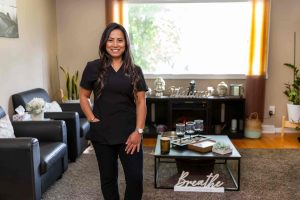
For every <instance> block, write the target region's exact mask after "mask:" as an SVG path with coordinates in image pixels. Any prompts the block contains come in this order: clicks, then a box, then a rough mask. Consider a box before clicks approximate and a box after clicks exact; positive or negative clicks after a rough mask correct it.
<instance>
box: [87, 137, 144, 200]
mask: <svg viewBox="0 0 300 200" xmlns="http://www.w3.org/2000/svg"><path fill="white" fill-rule="evenodd" d="M92 143H93V146H94V149H95V152H96V156H97V160H98V166H99V172H100V181H101V189H102V194H103V196H104V199H105V200H119V199H120V197H119V190H118V157H119V158H120V161H121V163H122V166H123V169H124V173H125V180H126V189H125V197H124V199H125V200H141V199H142V194H143V150H142V148H141V149H140V152H135V153H134V154H132V155H131V154H126V152H125V147H126V145H125V144H118V145H104V144H99V143H97V142H92Z"/></svg>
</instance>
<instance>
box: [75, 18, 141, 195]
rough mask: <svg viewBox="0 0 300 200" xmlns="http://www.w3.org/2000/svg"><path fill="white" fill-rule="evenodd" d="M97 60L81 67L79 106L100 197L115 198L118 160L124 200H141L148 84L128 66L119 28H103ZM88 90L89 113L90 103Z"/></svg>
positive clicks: (123, 36)
mask: <svg viewBox="0 0 300 200" xmlns="http://www.w3.org/2000/svg"><path fill="white" fill-rule="evenodd" d="M99 56H100V59H97V60H94V61H92V62H88V63H87V66H86V68H85V69H84V72H83V75H82V79H81V82H80V86H81V88H80V105H81V108H82V110H83V112H84V113H85V115H86V117H87V119H88V120H89V121H90V125H91V131H90V136H89V137H90V138H89V139H90V140H91V141H92V144H93V147H94V149H95V152H96V156H97V160H98V166H99V171H100V180H101V189H102V193H103V196H104V198H105V199H119V192H118V157H119V158H120V161H121V163H122V166H123V169H124V173H125V179H126V190H125V199H128V200H135V199H141V198H142V193H143V149H142V133H143V128H144V125H145V118H146V111H147V109H146V103H145V91H147V85H146V82H145V80H144V76H143V73H142V70H141V69H140V68H139V67H137V66H136V65H134V63H133V58H132V55H131V52H130V43H129V38H128V34H127V32H126V30H125V29H124V27H123V26H121V25H119V24H116V23H111V24H109V25H108V26H107V27H106V29H105V30H104V32H103V34H102V37H101V40H100V45H99ZM92 92H93V93H94V105H93V110H92V109H91V107H90V104H89V98H90V96H91V93H92Z"/></svg>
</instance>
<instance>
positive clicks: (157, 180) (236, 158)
mask: <svg viewBox="0 0 300 200" xmlns="http://www.w3.org/2000/svg"><path fill="white" fill-rule="evenodd" d="M205 136H207V137H209V138H211V139H213V140H215V141H217V142H224V143H226V144H228V145H230V146H231V148H232V153H230V154H226V155H221V154H216V153H213V152H208V153H198V152H195V151H191V150H179V149H175V148H171V149H170V152H169V154H161V153H160V137H161V136H160V135H158V136H157V141H156V146H155V153H154V186H155V188H160V189H173V188H174V187H173V186H172V187H170V186H164V185H162V184H161V174H160V167H161V164H163V163H170V162H171V163H172V162H173V163H175V162H176V160H178V159H179V160H184V159H187V160H188V159H191V160H199V162H201V160H205V161H207V160H212V161H215V162H214V165H223V166H225V167H222V168H225V171H226V172H225V173H228V175H229V177H230V179H231V180H232V182H233V184H234V187H225V186H224V187H225V188H224V189H225V190H227V191H238V190H240V173H241V172H240V166H241V155H240V153H239V152H238V151H237V149H236V148H235V146H234V145H233V144H232V142H231V141H230V139H229V138H228V136H226V135H205ZM228 161H230V162H231V163H233V164H234V165H235V169H236V170H235V173H233V170H232V169H231V167H232V165H229V164H228ZM207 175H208V174H207ZM234 175H235V176H234ZM221 181H222V180H221Z"/></svg>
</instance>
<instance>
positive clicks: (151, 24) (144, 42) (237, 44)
mask: <svg viewBox="0 0 300 200" xmlns="http://www.w3.org/2000/svg"><path fill="white" fill-rule="evenodd" d="M153 2H155V3H153ZM163 2H165V3H163ZM166 2H167V3H166ZM186 2H189V3H186ZM251 6H252V5H251V2H250V1H242V0H241V1H224V0H223V1H220V0H215V1H203V0H198V1H197V0H194V1H180V0H177V1H147V0H139V1H138V0H129V2H128V4H127V8H126V10H125V12H124V15H125V16H124V18H125V20H124V21H125V26H126V27H127V30H128V32H129V37H130V39H131V42H132V51H133V55H134V59H135V63H137V64H138V65H139V66H141V67H142V69H143V71H144V73H145V74H146V76H147V75H149V74H150V75H151V74H152V75H156V76H157V75H158V74H159V75H172V76H173V75H177V76H179V77H180V76H181V78H182V75H187V76H188V77H189V78H190V77H191V76H193V75H210V74H214V75H224V74H225V75H226V74H227V75H228V74H230V75H243V74H245V73H246V69H247V68H248V62H249V39H250V28H251V26H250V22H251V11H252V10H251V8H252V7H251ZM173 77H174V76H173Z"/></svg>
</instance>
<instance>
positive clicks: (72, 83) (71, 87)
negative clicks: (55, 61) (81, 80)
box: [59, 66, 79, 102]
mask: <svg viewBox="0 0 300 200" xmlns="http://www.w3.org/2000/svg"><path fill="white" fill-rule="evenodd" d="M59 68H60V69H61V70H62V71H63V73H64V75H65V79H66V83H65V84H66V90H67V93H66V94H65V95H64V92H63V90H62V89H61V97H62V101H63V102H78V99H79V91H78V77H79V71H78V70H76V71H75V74H73V75H70V73H69V72H68V71H66V70H65V69H64V68H63V67H62V66H60V67H59Z"/></svg>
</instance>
